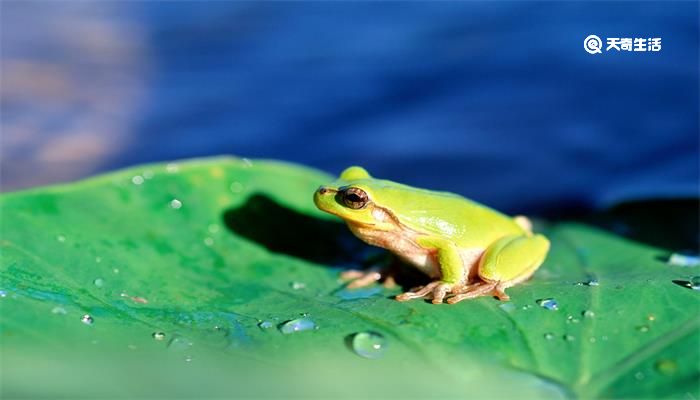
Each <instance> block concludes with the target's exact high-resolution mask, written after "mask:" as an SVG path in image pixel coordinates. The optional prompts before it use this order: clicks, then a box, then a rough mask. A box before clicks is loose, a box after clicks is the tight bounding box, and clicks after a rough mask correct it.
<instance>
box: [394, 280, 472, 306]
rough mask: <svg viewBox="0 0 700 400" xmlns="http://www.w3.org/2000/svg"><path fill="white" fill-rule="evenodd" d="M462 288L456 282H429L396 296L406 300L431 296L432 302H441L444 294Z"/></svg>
mask: <svg viewBox="0 0 700 400" xmlns="http://www.w3.org/2000/svg"><path fill="white" fill-rule="evenodd" d="M461 288H462V285H460V284H456V283H447V282H443V281H435V282H431V283H429V284H427V285H425V286H423V287H420V288H418V289H416V290H415V291H412V292H406V293H403V294H400V295H398V296H396V300H398V301H408V300H412V299H419V298H421V297H427V298H432V302H433V304H441V303H442V302H443V300H444V299H445V296H447V295H448V294H451V293H457V292H459V291H460V289H461Z"/></svg>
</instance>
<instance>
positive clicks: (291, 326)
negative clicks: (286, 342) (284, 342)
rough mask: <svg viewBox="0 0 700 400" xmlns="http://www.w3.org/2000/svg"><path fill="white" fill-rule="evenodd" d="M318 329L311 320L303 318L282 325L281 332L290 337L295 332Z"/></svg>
mask: <svg viewBox="0 0 700 400" xmlns="http://www.w3.org/2000/svg"><path fill="white" fill-rule="evenodd" d="M315 328H316V323H315V322H314V321H313V320H311V319H310V318H306V317H302V318H296V319H293V320H291V321H287V322H285V323H283V324H282V325H280V327H279V330H280V332H282V333H284V334H285V335H288V334H290V333H294V332H301V331H308V330H311V329H315Z"/></svg>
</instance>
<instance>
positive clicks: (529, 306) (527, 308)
mask: <svg viewBox="0 0 700 400" xmlns="http://www.w3.org/2000/svg"><path fill="white" fill-rule="evenodd" d="M531 308H532V304H526V305H524V306H522V309H523V310H529V309H531Z"/></svg>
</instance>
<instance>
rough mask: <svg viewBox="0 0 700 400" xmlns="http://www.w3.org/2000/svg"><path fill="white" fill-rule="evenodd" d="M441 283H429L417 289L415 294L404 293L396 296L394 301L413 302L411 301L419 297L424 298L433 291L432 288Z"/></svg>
mask: <svg viewBox="0 0 700 400" xmlns="http://www.w3.org/2000/svg"><path fill="white" fill-rule="evenodd" d="M441 283H442V282H440V281H435V282H431V283H429V284H427V285H425V286H423V287H422V288H419V289H417V290H416V291H415V292H406V293H402V294H400V295H398V296H396V300H398V301H408V300H413V299H419V298H421V297H425V296H427V295H428V294H430V293H431V292H432V291H433V288H435V287H436V286H438V285H439V284H441Z"/></svg>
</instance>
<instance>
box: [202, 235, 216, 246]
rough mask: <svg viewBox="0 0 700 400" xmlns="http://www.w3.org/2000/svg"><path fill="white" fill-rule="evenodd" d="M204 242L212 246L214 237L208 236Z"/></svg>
mask: <svg viewBox="0 0 700 400" xmlns="http://www.w3.org/2000/svg"><path fill="white" fill-rule="evenodd" d="M204 244H205V245H206V246H209V247H211V246H213V245H214V239H212V238H210V237H206V238H204Z"/></svg>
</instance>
